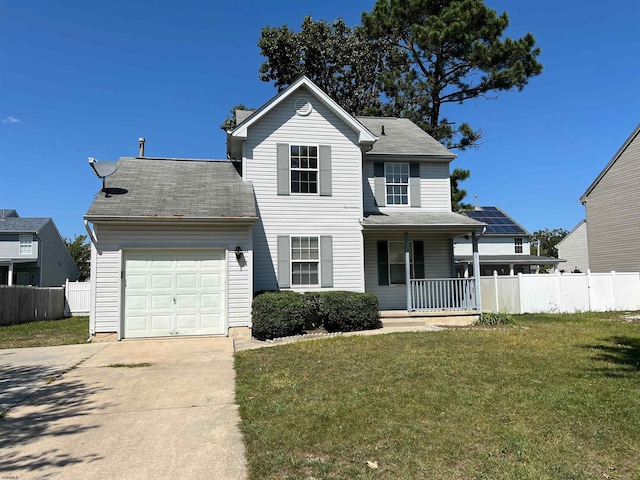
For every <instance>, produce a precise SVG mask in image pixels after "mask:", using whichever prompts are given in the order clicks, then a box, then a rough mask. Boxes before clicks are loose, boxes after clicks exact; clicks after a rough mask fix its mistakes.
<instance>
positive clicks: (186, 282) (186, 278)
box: [176, 273, 198, 289]
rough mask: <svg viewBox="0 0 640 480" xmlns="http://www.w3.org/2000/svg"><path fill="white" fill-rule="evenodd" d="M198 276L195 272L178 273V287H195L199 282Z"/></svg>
mask: <svg viewBox="0 0 640 480" xmlns="http://www.w3.org/2000/svg"><path fill="white" fill-rule="evenodd" d="M197 279H198V276H197V275H196V274H194V273H178V274H177V275H176V287H177V288H179V289H180V288H188V289H192V288H195V287H196V286H197V284H198V281H197Z"/></svg>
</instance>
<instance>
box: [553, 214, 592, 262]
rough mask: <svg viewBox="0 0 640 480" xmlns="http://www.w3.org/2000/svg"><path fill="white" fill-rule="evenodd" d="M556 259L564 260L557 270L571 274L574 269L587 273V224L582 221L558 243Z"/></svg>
mask: <svg viewBox="0 0 640 480" xmlns="http://www.w3.org/2000/svg"><path fill="white" fill-rule="evenodd" d="M558 258H562V259H563V260H566V261H565V262H562V263H561V264H560V265H558V269H560V270H564V271H565V272H566V273H571V272H573V271H574V270H575V269H578V270H580V271H581V272H582V273H587V270H588V269H589V252H588V250H587V224H586V223H585V222H584V221H582V222H580V225H578V226H577V227H576V228H574V229H573V231H571V232H570V233H569V235H567V236H566V237H564V238H563V239H562V241H561V242H559V243H558Z"/></svg>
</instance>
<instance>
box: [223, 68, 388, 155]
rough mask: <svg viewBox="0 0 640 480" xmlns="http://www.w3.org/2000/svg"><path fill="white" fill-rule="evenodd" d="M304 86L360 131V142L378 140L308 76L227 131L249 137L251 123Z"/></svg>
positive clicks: (234, 135) (235, 136) (230, 133)
mask: <svg viewBox="0 0 640 480" xmlns="http://www.w3.org/2000/svg"><path fill="white" fill-rule="evenodd" d="M302 87H306V88H307V89H308V91H309V92H311V94H312V95H313V96H314V97H316V98H317V99H318V100H320V101H321V102H322V103H323V104H324V105H325V106H326V107H327V108H328V109H329V110H331V111H332V112H333V113H334V114H336V115H337V116H338V118H340V119H341V120H342V121H343V122H345V123H346V124H347V125H348V126H349V127H351V128H352V129H353V130H355V131H356V132H357V133H358V142H359V143H360V144H363V143H373V142H375V141H376V140H377V137H376V136H375V135H374V134H373V133H371V132H370V131H369V130H368V129H367V128H366V127H365V126H364V125H362V123H360V122H359V121H358V120H356V118H355V117H353V116H352V115H350V114H349V113H347V111H346V110H345V109H344V108H342V107H341V106H340V105H338V104H337V103H336V102H335V101H334V100H333V99H332V98H331V97H329V96H328V95H327V94H326V93H324V92H323V91H322V90H321V89H320V88H319V87H318V86H317V85H316V84H315V83H313V82H312V81H311V80H309V79H308V78H307V77H304V76H303V77H300V78H299V79H298V80H296V81H295V82H293V83H292V84H291V85H289V86H288V87H287V88H285V89H284V90H282V91H281V92H280V93H278V94H277V95H276V96H275V97H273V98H272V99H271V100H269V101H268V102H267V103H265V104H264V105H263V106H262V107H260V108H259V109H258V110H256V111H255V112H254V113H253V115H250V116H249V117H247V118H245V119H244V121H242V122H241V123H240V124H239V125H236V128H234V129H233V130H231V131H230V132H227V133H228V135H229V136H230V137H231V138H240V139H244V138H246V137H247V131H248V129H249V127H250V126H251V125H253V124H254V123H255V122H257V121H258V120H260V119H261V118H262V117H264V116H265V115H267V114H268V113H269V112H270V111H272V110H273V109H274V108H275V107H276V106H277V105H279V104H280V103H282V102H283V101H284V100H285V99H287V98H288V97H290V96H291V95H293V94H294V93H295V92H296V91H297V90H299V89H300V88H302Z"/></svg>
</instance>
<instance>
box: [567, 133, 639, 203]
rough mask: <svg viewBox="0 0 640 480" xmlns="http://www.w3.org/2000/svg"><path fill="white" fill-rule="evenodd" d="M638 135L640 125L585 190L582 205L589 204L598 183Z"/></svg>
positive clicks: (581, 200) (581, 198) (581, 199)
mask: <svg viewBox="0 0 640 480" xmlns="http://www.w3.org/2000/svg"><path fill="white" fill-rule="evenodd" d="M638 133H640V124H638V126H637V127H636V128H635V129H634V130H633V132H632V133H631V135H629V137H628V138H627V140H626V141H625V142H624V143H623V144H622V146H621V147H620V148H619V149H618V151H617V152H616V154H615V155H614V156H613V158H612V159H611V160H610V161H609V163H607V165H606V166H605V167H604V168H603V169H602V171H601V172H600V174H599V175H598V176H597V177H596V179H595V180H594V181H593V183H592V184H591V185H589V188H587V189H586V190H585V192H584V193H583V194H582V196H581V197H580V200H578V201H579V202H580V203H582V204H583V205H584V204H585V203H587V197H588V196H589V194H590V193H591V192H592V191H593V189H594V188H596V185H598V183H600V180H602V177H604V176H605V175H606V174H607V172H608V171H609V169H610V168H611V167H612V166H613V164H614V163H616V161H617V160H618V158H620V156H621V155H622V154H623V153H624V151H625V150H626V149H627V147H628V146H629V145H630V144H631V142H633V140H634V139H635V137H636V136H637V135H638Z"/></svg>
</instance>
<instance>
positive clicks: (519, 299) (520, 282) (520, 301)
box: [518, 272, 524, 313]
mask: <svg viewBox="0 0 640 480" xmlns="http://www.w3.org/2000/svg"><path fill="white" fill-rule="evenodd" d="M523 290H524V288H522V272H518V313H524V305H523V304H524V302H523V301H522V291H523Z"/></svg>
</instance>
